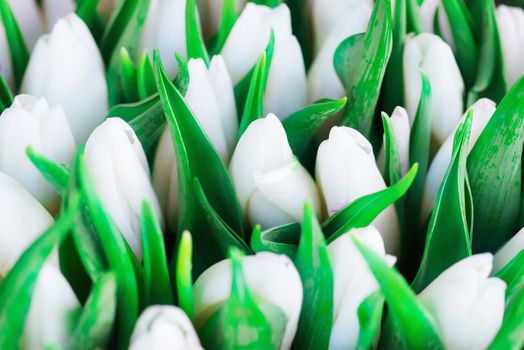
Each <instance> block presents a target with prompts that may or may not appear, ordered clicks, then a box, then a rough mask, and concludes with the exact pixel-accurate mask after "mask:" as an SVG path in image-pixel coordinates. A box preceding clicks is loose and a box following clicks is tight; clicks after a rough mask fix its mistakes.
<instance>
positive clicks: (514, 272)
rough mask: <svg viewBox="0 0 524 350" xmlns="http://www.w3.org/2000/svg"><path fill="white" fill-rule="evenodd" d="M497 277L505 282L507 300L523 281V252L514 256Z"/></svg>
mask: <svg viewBox="0 0 524 350" xmlns="http://www.w3.org/2000/svg"><path fill="white" fill-rule="evenodd" d="M497 277H498V278H500V279H501V280H503V281H504V282H506V285H507V288H506V299H508V298H509V297H510V296H511V295H512V294H513V293H514V292H515V290H516V289H517V287H518V286H519V284H520V283H521V281H523V280H524V250H521V251H520V253H518V254H517V255H515V257H513V259H511V260H510V262H509V263H507V264H506V266H504V267H503V268H502V270H500V271H499V272H498V273H497Z"/></svg>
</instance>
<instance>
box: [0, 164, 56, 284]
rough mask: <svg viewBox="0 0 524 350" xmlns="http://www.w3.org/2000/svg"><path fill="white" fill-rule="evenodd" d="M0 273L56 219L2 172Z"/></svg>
mask: <svg viewBox="0 0 524 350" xmlns="http://www.w3.org/2000/svg"><path fill="white" fill-rule="evenodd" d="M0 193H1V194H2V195H1V196H0V275H3V276H5V275H6V273H7V272H8V271H9V270H10V269H11V267H12V266H13V265H14V263H15V262H16V261H17V260H18V258H19V257H20V255H21V254H22V253H23V252H24V251H25V250H26V249H27V248H28V247H29V245H30V244H31V243H33V241H34V240H35V239H36V238H38V237H39V236H40V235H41V234H42V233H44V231H45V230H47V228H49V226H51V225H52V224H53V218H52V217H51V215H49V213H48V212H47V211H46V210H45V209H44V207H43V206H42V205H41V204H40V203H38V201H37V200H36V199H34V198H33V197H32V196H31V194H29V192H27V190H26V189H24V188H23V187H22V186H21V185H20V184H19V183H17V182H16V181H15V180H13V179H12V178H10V177H9V176H8V175H6V174H4V173H2V172H0Z"/></svg>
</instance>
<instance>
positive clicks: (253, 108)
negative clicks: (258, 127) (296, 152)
mask: <svg viewBox="0 0 524 350" xmlns="http://www.w3.org/2000/svg"><path fill="white" fill-rule="evenodd" d="M266 67H267V66H266V53H265V52H263V53H262V55H261V56H260V58H259V59H258V61H257V64H256V65H255V69H254V71H253V75H252V77H251V83H250V84H249V90H248V93H247V98H246V105H245V106H244V112H243V113H242V117H241V118H240V125H239V127H238V136H237V139H240V137H241V136H242V135H243V134H244V132H245V131H246V129H247V128H248V126H249V124H251V123H252V122H253V121H255V120H257V119H259V118H262V117H264V93H265V82H264V76H265V70H266Z"/></svg>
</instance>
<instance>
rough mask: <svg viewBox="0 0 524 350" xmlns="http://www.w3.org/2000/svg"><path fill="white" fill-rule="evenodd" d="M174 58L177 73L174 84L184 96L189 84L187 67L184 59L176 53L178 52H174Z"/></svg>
mask: <svg viewBox="0 0 524 350" xmlns="http://www.w3.org/2000/svg"><path fill="white" fill-rule="evenodd" d="M175 59H176V62H177V65H178V74H177V76H176V79H175V86H176V88H177V89H178V91H180V93H181V94H182V96H185V95H186V93H187V88H188V86H189V69H188V68H187V63H186V61H185V60H184V58H183V57H182V56H180V55H179V54H178V52H175Z"/></svg>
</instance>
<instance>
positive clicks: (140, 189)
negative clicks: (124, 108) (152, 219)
mask: <svg viewBox="0 0 524 350" xmlns="http://www.w3.org/2000/svg"><path fill="white" fill-rule="evenodd" d="M85 160H86V164H87V168H88V170H89V174H90V175H91V177H92V179H93V183H94V186H95V189H96V192H97V194H98V195H99V196H100V199H101V201H102V203H103V205H104V206H105V209H106V210H107V211H108V213H109V214H110V215H111V217H112V218H113V220H114V221H115V224H116V225H117V226H118V228H119V229H120V231H121V232H122V234H123V235H124V237H125V238H126V240H127V242H128V243H129V246H130V247H131V249H132V250H133V252H135V254H136V256H137V257H138V258H139V259H141V257H142V247H141V239H140V237H141V236H140V211H141V206H142V203H143V202H144V201H148V202H149V203H150V204H151V205H152V207H153V210H154V211H155V214H156V216H157V217H158V218H159V221H160V223H162V222H163V220H162V214H161V212H160V207H159V204H158V201H157V198H156V196H155V192H154V190H153V186H152V185H151V180H150V175H149V166H148V164H147V159H146V155H145V153H144V149H143V148H142V145H141V144H140V141H139V140H138V138H137V136H136V135H135V132H134V131H133V129H131V127H130V126H129V125H127V123H126V122H124V121H123V120H122V119H120V118H109V119H107V120H106V121H105V122H103V123H102V124H101V125H100V126H99V127H97V128H96V129H95V131H93V133H92V134H91V136H89V139H88V140H87V143H86V147H85Z"/></svg>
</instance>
